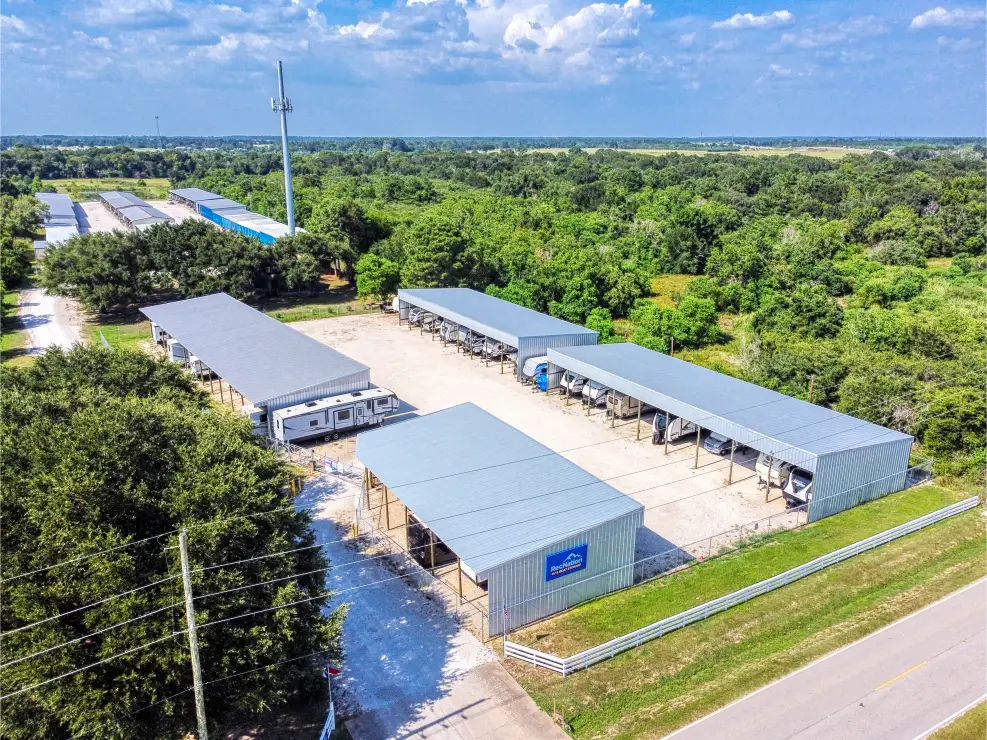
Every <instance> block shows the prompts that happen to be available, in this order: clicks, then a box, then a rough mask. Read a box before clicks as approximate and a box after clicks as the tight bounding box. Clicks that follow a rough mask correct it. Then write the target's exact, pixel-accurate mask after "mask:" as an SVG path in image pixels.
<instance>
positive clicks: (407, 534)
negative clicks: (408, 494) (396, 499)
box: [404, 504, 411, 553]
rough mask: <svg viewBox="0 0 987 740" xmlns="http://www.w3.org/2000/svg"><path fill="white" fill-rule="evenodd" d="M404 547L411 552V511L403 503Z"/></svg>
mask: <svg viewBox="0 0 987 740" xmlns="http://www.w3.org/2000/svg"><path fill="white" fill-rule="evenodd" d="M404 549H405V550H407V551H408V552H409V553H410V552H411V511H410V510H409V509H408V505H407V504H405V505H404Z"/></svg>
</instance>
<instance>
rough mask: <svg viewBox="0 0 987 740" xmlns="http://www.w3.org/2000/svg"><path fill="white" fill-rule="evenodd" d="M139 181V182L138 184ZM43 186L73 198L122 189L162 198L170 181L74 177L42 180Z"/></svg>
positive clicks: (144, 196) (147, 178) (161, 178)
mask: <svg viewBox="0 0 987 740" xmlns="http://www.w3.org/2000/svg"><path fill="white" fill-rule="evenodd" d="M138 183H140V184H138ZM42 184H43V185H44V186H45V187H54V188H55V190H57V191H58V192H59V193H68V194H69V195H71V196H72V198H73V199H74V200H80V199H82V198H84V194H91V193H99V192H106V191H109V190H124V191H126V192H130V193H133V194H134V195H136V196H137V197H139V198H145V199H147V200H164V199H165V198H167V197H168V188H170V187H171V183H170V182H169V180H168V179H167V178H164V177H145V178H143V179H141V178H139V177H106V178H95V177H74V178H68V179H64V180H44V181H43V183H42Z"/></svg>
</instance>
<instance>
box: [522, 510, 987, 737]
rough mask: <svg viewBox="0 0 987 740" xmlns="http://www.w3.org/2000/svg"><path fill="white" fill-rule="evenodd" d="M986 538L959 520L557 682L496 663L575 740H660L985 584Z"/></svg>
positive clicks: (975, 520) (976, 514) (975, 523)
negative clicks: (555, 713)
mask: <svg viewBox="0 0 987 740" xmlns="http://www.w3.org/2000/svg"><path fill="white" fill-rule="evenodd" d="M833 518H834V519H835V517H833ZM984 535H985V527H984V515H983V510H982V509H979V508H978V509H975V510H973V511H970V512H966V513H964V514H960V515H958V516H955V517H952V518H950V519H947V520H946V521H943V522H940V523H939V524H936V525H933V526H931V527H928V528H927V529H923V530H921V531H919V532H916V533H915V534H912V535H909V536H907V537H903V538H901V539H900V540H895V541H894V542H891V543H889V544H887V545H884V546H883V547H880V548H878V549H876V550H872V551H870V552H867V553H864V554H863V555H859V556H857V557H855V558H853V559H852V560H848V561H846V562H844V563H840V564H839V565H835V566H833V567H831V568H828V569H826V570H824V571H822V572H820V573H816V574H814V575H812V576H809V577H808V578H805V579H803V580H801V581H797V582H796V583H793V584H791V585H789V586H786V587H785V588H782V589H779V590H777V591H773V592H771V593H769V594H766V595H764V596H760V597H758V598H756V599H754V600H752V601H750V602H748V603H746V604H743V605H741V606H738V607H736V608H734V609H731V610H730V611H727V612H724V613H722V614H719V615H717V616H715V617H712V618H710V619H708V620H706V621H704V622H700V623H698V624H695V625H692V626H690V627H688V628H685V629H682V630H679V631H677V632H673V633H672V634H670V635H667V636H665V637H663V638H661V639H659V640H655V641H652V642H649V643H647V644H646V645H642V646H641V647H640V648H637V649H636V650H632V651H630V652H627V653H624V654H622V655H619V656H617V657H616V658H614V659H613V660H610V661H607V662H605V663H601V664H599V665H597V666H594V667H592V668H590V669H589V670H586V671H581V672H579V673H576V674H575V675H573V676H569V677H568V678H566V679H563V678H562V677H561V676H559V675H557V674H555V673H551V672H549V671H546V670H544V669H535V668H532V667H531V666H529V665H527V664H525V663H521V662H519V661H515V660H508V661H506V662H505V666H506V667H507V668H508V670H510V672H511V673H512V674H513V675H514V676H515V678H517V679H518V681H519V682H520V683H521V685H522V686H523V687H524V688H525V690H526V691H527V692H528V693H529V694H530V695H531V696H532V697H533V698H534V700H535V701H536V702H537V703H538V704H539V706H541V707H542V708H543V709H546V711H547V710H548V709H549V708H550V707H552V706H553V704H556V705H557V706H558V709H559V710H560V711H564V712H565V715H566V719H567V720H568V721H569V722H570V723H571V724H572V725H573V728H574V730H575V734H576V736H577V737H579V738H638V737H642V738H643V737H648V738H653V737H661V736H663V735H665V734H667V733H669V732H671V731H672V730H675V729H677V728H679V727H682V726H683V725H686V724H688V723H689V722H692V721H694V720H696V719H698V718H700V717H702V716H704V715H706V714H708V713H709V712H711V711H713V710H715V709H718V708H720V707H722V706H725V705H726V704H728V703H730V702H732V701H734V700H736V699H738V698H740V697H741V696H744V695H745V694H747V693H749V692H751V691H753V690H755V689H757V688H759V687H761V686H764V685H765V684H768V683H770V682H771V681H774V680H776V679H778V678H780V677H782V676H784V675H786V674H788V673H790V672H792V671H794V670H796V669H798V668H800V667H802V666H804V665H806V664H808V663H810V662H812V661H813V660H815V659H817V658H819V657H821V656H823V655H825V654H827V653H829V652H831V651H833V650H835V649H837V648H839V647H841V646H843V645H846V644H848V643H850V642H853V641H854V640H857V639H859V638H861V637H864V636H865V635H867V634H869V633H871V632H873V631H874V630H877V629H879V628H881V627H883V626H885V625H887V624H889V623H891V622H893V621H895V620H896V619H899V618H901V617H903V616H905V615H907V614H909V613H911V612H914V611H916V610H917V609H920V608H921V607H923V606H925V605H927V604H930V603H932V602H934V601H936V600H938V599H940V598H942V597H944V596H946V595H948V594H949V593H951V592H953V591H955V590H957V589H959V588H961V587H963V586H965V585H967V584H969V583H972V582H973V581H975V580H977V579H978V578H982V577H983V576H984V575H985V572H987V566H985V562H984V557H983V541H984ZM697 570H698V569H697ZM613 610H614V611H619V607H617V606H614V607H613Z"/></svg>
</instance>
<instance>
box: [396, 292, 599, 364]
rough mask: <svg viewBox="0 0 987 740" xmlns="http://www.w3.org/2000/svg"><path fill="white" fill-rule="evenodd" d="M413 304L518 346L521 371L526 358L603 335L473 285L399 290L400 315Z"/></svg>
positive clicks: (403, 314)
mask: <svg viewBox="0 0 987 740" xmlns="http://www.w3.org/2000/svg"><path fill="white" fill-rule="evenodd" d="M412 306H415V307H417V308H421V309H424V310H425V311H429V312H430V313H433V314H435V315H436V316H441V317H442V318H443V319H447V320H449V321H451V322H453V323H455V324H457V325H459V326H465V327H467V328H468V329H470V330H471V331H474V332H476V333H478V334H481V335H483V336H485V337H490V338H491V339H494V340H496V341H498V342H502V343H504V344H507V345H510V346H511V347H514V348H516V349H517V353H518V356H517V372H518V373H520V370H521V368H522V367H524V362H525V360H527V359H528V358H529V357H538V356H540V355H544V354H545V350H546V349H548V348H549V347H575V346H582V345H587V344H594V345H595V344H596V342H597V339H598V337H599V334H598V333H597V332H595V331H593V330H592V329H587V328H586V327H585V326H579V325H578V324H572V323H570V322H568V321H563V320H562V319H557V318H555V317H554V316H549V315H547V314H543V313H540V312H538V311H533V310H532V309H530V308H525V307H524V306H519V305H518V304H516V303H511V302H510V301H505V300H503V299H501V298H495V297H494V296H490V295H487V294H486V293H480V292H478V291H475V290H471V289H469V288H414V289H407V288H402V289H400V290H398V308H399V317H400V319H406V318H408V313H409V311H410V310H411V307H412Z"/></svg>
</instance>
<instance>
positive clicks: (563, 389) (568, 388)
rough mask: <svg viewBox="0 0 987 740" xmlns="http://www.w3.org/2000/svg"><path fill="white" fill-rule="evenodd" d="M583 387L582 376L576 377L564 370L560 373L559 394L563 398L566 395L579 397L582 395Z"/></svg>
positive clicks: (569, 371) (584, 379)
mask: <svg viewBox="0 0 987 740" xmlns="http://www.w3.org/2000/svg"><path fill="white" fill-rule="evenodd" d="M584 385H586V378H584V377H583V376H582V375H577V374H576V373H574V372H572V371H571V370H566V371H565V372H564V373H562V380H561V381H559V393H561V394H562V395H563V396H564V395H566V394H568V395H570V396H579V395H582V392H583V386H584Z"/></svg>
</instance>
